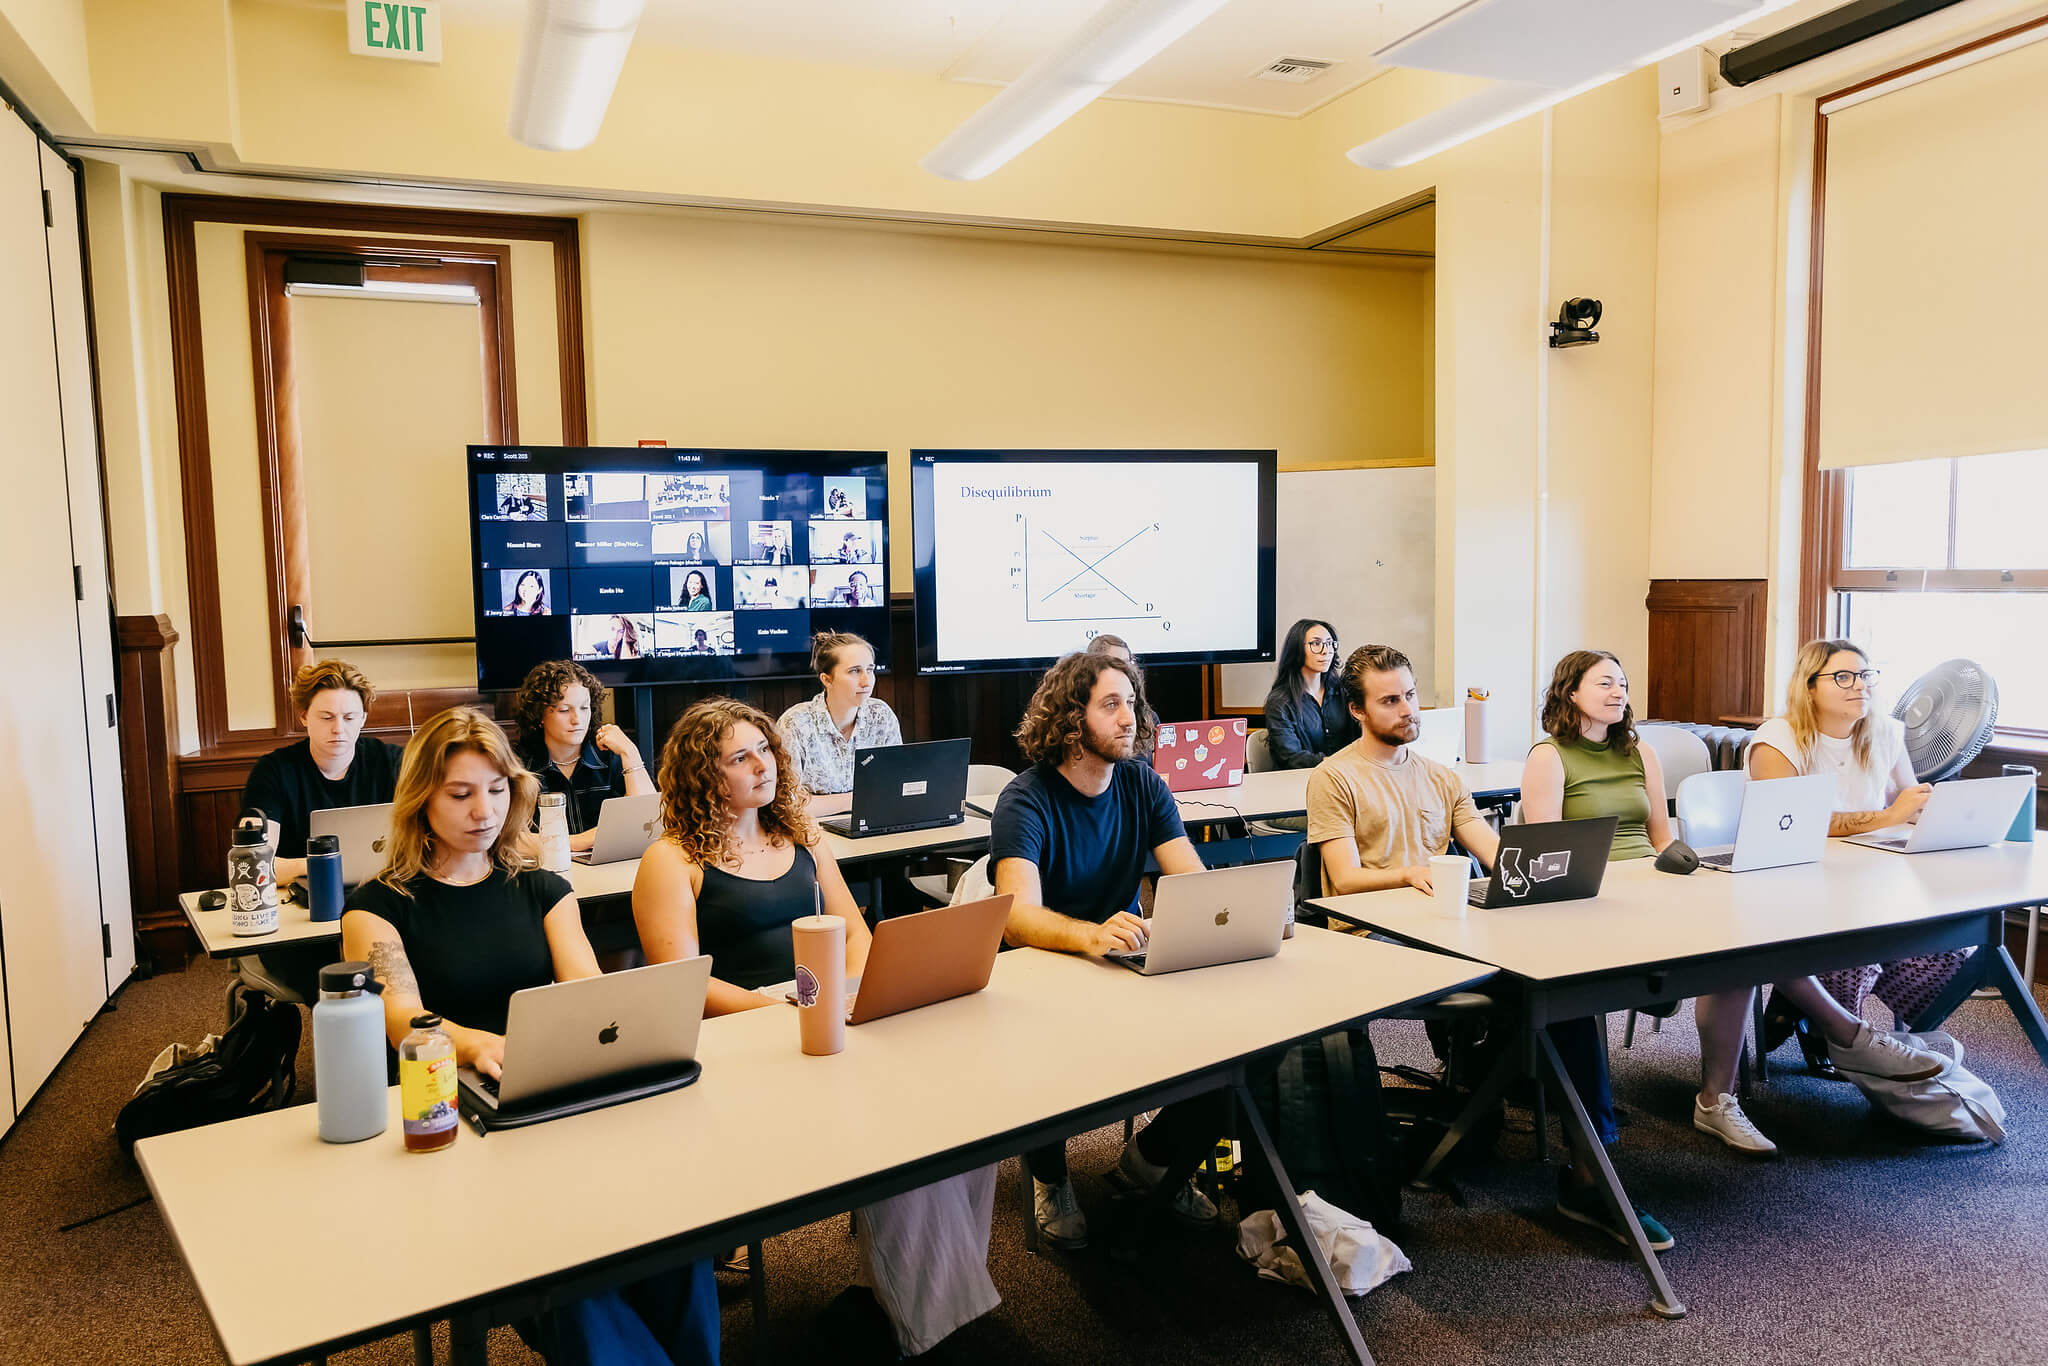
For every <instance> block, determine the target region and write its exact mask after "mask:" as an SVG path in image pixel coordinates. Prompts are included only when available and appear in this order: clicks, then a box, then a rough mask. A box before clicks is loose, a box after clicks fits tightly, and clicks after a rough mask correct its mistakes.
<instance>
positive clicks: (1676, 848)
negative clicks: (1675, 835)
mask: <svg viewBox="0 0 2048 1366" xmlns="http://www.w3.org/2000/svg"><path fill="white" fill-rule="evenodd" d="M1699 866H1700V856H1699V855H1698V854H1695V853H1694V852H1693V851H1692V846H1691V845H1689V844H1687V843H1686V842H1685V841H1684V840H1673V841H1671V843H1669V844H1667V845H1665V846H1664V852H1663V853H1661V854H1659V855H1657V871H1658V872H1660V873H1677V874H1679V875H1680V876H1683V875H1685V874H1686V873H1690V872H1691V871H1692V870H1693V869H1695V868H1697V867H1699Z"/></svg>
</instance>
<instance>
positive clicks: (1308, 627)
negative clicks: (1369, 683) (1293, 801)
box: [1266, 617, 1358, 768]
mask: <svg viewBox="0 0 2048 1366" xmlns="http://www.w3.org/2000/svg"><path fill="white" fill-rule="evenodd" d="M1357 738H1358V722H1356V721H1354V720H1352V718H1351V709H1350V708H1349V707H1347V706H1346V705H1345V704H1344V674H1343V671H1342V670H1340V669H1339V668H1338V667H1337V628H1336V627H1334V626H1332V625H1330V623H1329V622H1327V621H1318V620H1316V619H1315V618H1313V617H1304V618H1302V619H1301V620H1300V621H1297V622H1295V623H1294V625H1292V626H1290V627H1289V628H1288V630H1287V639H1286V640H1284V641H1282V642H1281V644H1280V664H1279V667H1278V669H1277V671H1276V672H1275V675H1274V678H1273V690H1272V691H1271V692H1269V693H1267V694H1266V747H1267V749H1268V750H1270V751H1271V752H1272V755H1273V762H1274V764H1275V765H1276V766H1278V767H1280V768H1314V767H1315V766H1316V765H1317V764H1320V763H1321V762H1322V761H1323V760H1324V759H1325V758H1326V757H1328V756H1329V755H1332V754H1335V753H1336V752H1337V751H1338V750H1340V749H1342V748H1344V746H1346V745H1348V744H1350V743H1351V742H1352V741H1353V740H1356V739H1357Z"/></svg>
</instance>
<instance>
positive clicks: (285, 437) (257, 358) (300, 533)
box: [244, 232, 519, 735]
mask: <svg viewBox="0 0 2048 1366" xmlns="http://www.w3.org/2000/svg"><path fill="white" fill-rule="evenodd" d="M244 251H245V253H246V255H247V258H248V272H249V332H250V337H249V341H250V354H251V356H252V357H253V358H254V363H255V377H256V451H257V461H258V476H259V483H260V484H261V487H262V496H263V549H264V563H265V566H266V568H267V571H268V573H269V582H268V584H267V585H266V586H267V588H268V590H269V591H268V593H267V594H266V597H265V601H266V605H267V606H268V609H269V612H270V643H271V664H272V682H273V684H274V685H275V689H276V707H277V715H278V718H279V720H278V724H277V731H278V733H280V734H287V735H295V734H297V733H298V722H297V718H296V717H295V716H293V715H292V711H291V701H290V679H291V676H292V674H293V672H294V671H295V670H296V668H297V667H298V665H299V664H302V663H305V662H307V661H308V660H309V659H310V657H311V656H310V653H309V651H308V650H307V648H306V647H305V646H303V645H301V644H300V643H298V642H297V641H295V640H294V639H293V633H292V624H291V619H290V609H291V604H293V603H303V602H305V601H306V600H307V597H308V596H309V593H310V589H311V586H312V585H311V581H312V570H311V565H310V555H311V551H310V547H309V544H308V540H309V537H308V531H307V525H306V502H305V496H304V492H303V490H304V488H305V460H304V451H303V448H302V443H301V433H300V430H299V415H298V382H297V362H296V359H295V357H294V354H293V350H292V325H291V309H290V307H289V306H288V305H289V300H288V296H287V293H286V286H285V279H284V274H285V265H286V263H287V262H288V261H289V260H290V259H291V258H292V257H293V256H294V255H303V254H308V253H318V254H320V255H322V256H328V257H354V258H357V259H360V260H362V261H363V262H364V263H365V264H366V265H368V266H370V273H372V274H375V275H377V276H379V277H384V278H392V279H394V280H397V281H416V282H421V283H425V282H433V283H448V284H458V283H459V284H467V285H469V286H471V287H472V288H473V289H475V290H476V293H477V304H478V307H479V309H480V319H479V321H480V322H481V324H482V330H483V347H482V359H483V395H484V433H483V439H484V440H485V441H486V442H489V443H492V444H496V445H502V444H516V443H517V442H518V440H519V405H518V396H517V391H516V386H515V381H514V376H515V373H516V366H515V364H514V360H513V349H512V274H511V272H512V251H511V248H509V247H507V246H503V245H493V244H488V243H469V242H431V241H422V240H416V239H410V238H368V237H337V236H333V235H328V234H320V235H307V234H298V233H264V232H252V233H248V234H246V235H245V237H244ZM373 263H374V264H373Z"/></svg>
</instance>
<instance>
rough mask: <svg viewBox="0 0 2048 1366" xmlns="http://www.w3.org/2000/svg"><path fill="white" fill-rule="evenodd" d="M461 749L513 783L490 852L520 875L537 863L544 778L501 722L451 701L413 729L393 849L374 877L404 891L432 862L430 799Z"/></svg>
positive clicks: (395, 796)
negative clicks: (522, 758) (537, 814)
mask: <svg viewBox="0 0 2048 1366" xmlns="http://www.w3.org/2000/svg"><path fill="white" fill-rule="evenodd" d="M457 754H481V755H482V756H483V757H484V758H485V759H487V760H489V761H490V764H491V766H492V767H493V768H495V769H497V770H498V772H500V773H502V774H504V775H505V777H506V778H507V779H509V780H510V782H511V786H512V800H511V804H510V805H509V806H508V807H507V808H506V811H505V824H504V825H503V826H501V827H499V830H498V842H497V843H496V844H494V845H492V846H491V857H492V859H494V860H495V861H496V862H497V863H498V864H499V866H501V867H502V868H504V869H505V871H506V872H508V873H510V874H512V875H514V876H517V875H518V874H520V873H522V872H524V871H526V870H527V869H529V868H533V867H536V866H537V865H538V863H539V857H538V853H539V851H538V845H537V843H536V841H535V838H534V835H533V833H532V831H531V830H529V829H528V827H529V826H531V825H532V824H533V811H534V807H535V806H537V805H538V804H539V802H540V779H538V778H536V777H534V776H533V774H532V773H530V772H529V771H528V770H527V768H526V765H524V764H522V763H520V762H519V757H518V756H517V755H516V754H514V753H513V752H512V745H511V742H510V741H508V740H506V738H505V732H504V731H502V730H499V729H498V723H497V722H495V721H493V720H491V718H490V717H488V716H485V715H484V714H483V713H482V712H480V711H478V710H476V709H475V708H474V707H450V708H449V709H448V710H447V711H444V712H442V713H441V714H440V715H438V716H436V717H434V718H433V719H432V720H430V721H428V722H427V724H425V725H424V726H421V727H420V728H419V730H418V731H417V732H416V733H415V734H414V735H413V737H412V740H411V741H410V742H409V743H408V744H407V745H406V747H405V757H404V758H403V759H402V760H401V761H400V762H399V767H398V787H397V789H396V791H394V792H393V793H392V797H391V849H390V852H389V853H388V854H386V855H385V859H384V870H383V871H382V872H380V873H378V874H377V878H376V880H377V881H379V882H381V883H384V884H385V885H386V886H388V887H390V888H391V889H392V890H393V891H396V892H398V893H399V894H400V895H402V896H411V895H412V889H411V888H410V887H409V886H408V885H407V884H408V883H410V882H411V881H412V880H413V879H414V878H416V877H418V876H419V875H420V874H422V873H425V872H428V871H430V870H431V869H432V867H433V863H434V828H433V826H432V825H430V824H429V823H428V821H427V803H428V802H430V801H432V800H433V797H434V794H435V793H436V792H438V791H440V789H441V781H442V779H443V778H444V777H445V776H446V775H447V772H448V761H449V759H451V758H453V757H454V756H455V755H457Z"/></svg>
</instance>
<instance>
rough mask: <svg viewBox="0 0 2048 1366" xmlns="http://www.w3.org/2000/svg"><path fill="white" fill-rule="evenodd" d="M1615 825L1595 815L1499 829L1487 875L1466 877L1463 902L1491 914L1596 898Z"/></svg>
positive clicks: (1610, 818)
mask: <svg viewBox="0 0 2048 1366" xmlns="http://www.w3.org/2000/svg"><path fill="white" fill-rule="evenodd" d="M1620 825H1621V822H1620V821H1619V820H1617V819H1616V818H1615V817H1613V816H1595V817H1592V818H1590V819H1588V820H1582V821H1543V822H1540V823H1538V824H1536V825H1509V826H1504V827H1502V829H1501V832H1500V852H1499V853H1497V854H1496V855H1494V860H1493V876H1492V877H1478V878H1474V879H1472V885H1471V887H1470V889H1468V890H1467V891H1466V893H1465V899H1466V901H1468V902H1470V903H1471V904H1472V905H1474V906H1477V907H1478V908H1479V909H1481V910H1483V911H1493V910H1504V909H1507V908H1509V907H1514V906H1542V905H1545V904H1547V903H1549V902H1553V901H1584V900H1585V899H1586V898H1588V897H1594V896H1598V895H1600V880H1601V879H1602V878H1604V877H1606V876H1607V855H1608V853H1609V852H1610V851H1611V850H1612V849H1613V848H1614V832H1615V830H1616V829H1617V828H1618V827H1619V826H1620Z"/></svg>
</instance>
